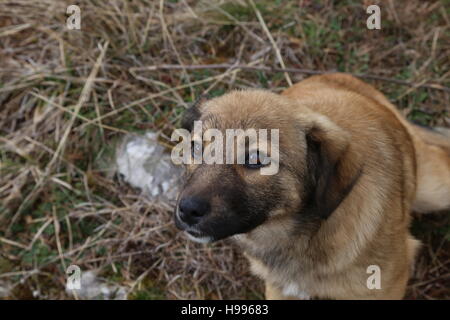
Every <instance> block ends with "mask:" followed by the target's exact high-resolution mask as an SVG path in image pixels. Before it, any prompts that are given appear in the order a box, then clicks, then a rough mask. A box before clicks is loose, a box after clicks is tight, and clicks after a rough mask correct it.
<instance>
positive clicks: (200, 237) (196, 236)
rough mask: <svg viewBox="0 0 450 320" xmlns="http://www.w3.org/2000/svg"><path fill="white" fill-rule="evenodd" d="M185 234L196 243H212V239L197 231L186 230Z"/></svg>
mask: <svg viewBox="0 0 450 320" xmlns="http://www.w3.org/2000/svg"><path fill="white" fill-rule="evenodd" d="M185 234H186V235H187V237H188V238H189V239H190V240H192V241H195V242H198V243H210V242H213V241H214V238H213V237H211V236H207V235H205V234H204V233H202V232H199V231H197V230H186V231H185Z"/></svg>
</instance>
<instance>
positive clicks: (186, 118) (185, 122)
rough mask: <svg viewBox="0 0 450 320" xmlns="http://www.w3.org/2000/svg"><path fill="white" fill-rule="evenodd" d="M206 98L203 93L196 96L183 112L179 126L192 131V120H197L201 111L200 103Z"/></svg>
mask: <svg viewBox="0 0 450 320" xmlns="http://www.w3.org/2000/svg"><path fill="white" fill-rule="evenodd" d="M207 99H208V96H207V95H205V94H203V95H201V96H200V97H199V98H197V99H196V100H195V101H194V103H193V104H192V106H190V107H189V108H188V109H187V110H186V111H185V112H184V114H183V118H182V119H181V127H182V128H183V129H186V130H188V131H192V129H193V127H194V121H196V120H199V119H200V117H201V115H202V113H201V111H200V105H201V104H202V103H203V102H205V101H206V100H207Z"/></svg>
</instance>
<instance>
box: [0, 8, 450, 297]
mask: <svg viewBox="0 0 450 320" xmlns="http://www.w3.org/2000/svg"><path fill="white" fill-rule="evenodd" d="M74 3H75V4H78V5H79V6H80V8H81V18H82V20H81V30H68V29H67V28H66V25H65V21H66V18H67V16H66V14H65V12H66V8H67V6H68V5H69V4H74ZM373 3H378V4H379V5H380V7H381V13H382V29H381V30H372V31H370V30H367V28H366V26H365V23H366V19H367V16H368V15H367V14H366V13H365V8H366V7H367V6H368V5H370V4H373ZM256 7H257V10H259V11H260V12H261V15H262V17H263V19H264V22H265V24H266V25H267V27H268V29H269V30H270V33H271V35H272V37H273V39H274V41H275V43H276V45H277V47H278V48H280V53H281V56H282V59H283V61H284V63H285V65H286V67H293V68H302V69H308V70H313V71H343V72H350V73H357V74H365V75H377V76H382V77H385V78H388V79H394V80H403V81H408V82H410V83H412V84H414V85H411V86H406V85H400V84H397V83H395V82H392V81H374V80H368V81H369V82H370V83H372V84H373V85H375V86H376V87H377V88H379V89H380V90H381V91H383V92H384V93H385V94H386V95H387V96H388V98H389V99H390V100H391V101H392V102H393V103H395V104H396V105H397V106H398V107H399V108H400V109H401V110H402V112H403V113H404V114H405V116H407V117H408V118H409V119H411V120H415V121H417V122H419V123H422V124H425V125H430V126H447V127H448V126H450V118H449V116H450V115H449V110H450V104H449V101H450V99H449V98H450V94H449V91H448V90H449V89H448V87H450V68H449V66H450V28H449V25H450V11H449V10H450V2H449V1H448V0H442V1H422V0H403V1H402V0H399V1H382V2H381V1H308V0H304V1H268V0H267V1H266V0H264V1H257V5H256ZM235 62H238V63H240V64H243V65H255V66H269V67H279V61H278V60H277V58H276V55H275V51H274V49H273V46H272V45H271V43H270V41H269V38H268V35H267V33H266V32H264V29H263V27H262V24H261V22H260V21H259V20H258V19H257V16H256V14H255V10H254V8H252V6H250V5H249V4H248V2H246V1H244V0H241V1H206V0H205V1H191V0H180V1H175V0H161V1H159V0H132V1H126V0H107V1H100V0H98V1H95V0H93V1H57V0H42V1H26V0H16V1H8V0H3V1H1V2H0V173H1V174H0V286H1V285H5V284H7V285H8V286H11V287H12V291H11V294H10V295H9V298H16V299H17V298H18V299H25V298H27V299H34V298H39V299H45V298H53V299H67V298H71V297H70V296H67V294H66V293H65V291H64V285H65V281H66V275H65V269H66V267H67V266H68V265H71V264H77V265H79V266H80V267H81V269H82V270H84V271H86V270H95V271H96V272H97V273H98V274H99V275H100V276H102V277H103V278H105V279H106V280H107V281H108V282H111V283H117V284H120V285H122V286H125V287H126V289H127V292H128V293H129V297H130V298H133V299H165V298H167V299H176V298H186V299H191V298H207V299H219V298H239V299H245V298H262V283H261V281H260V280H258V279H256V278H255V277H253V276H251V275H250V274H249V271H248V266H247V264H246V262H245V261H244V260H243V259H242V257H241V255H240V254H239V252H238V251H237V250H235V248H234V247H233V246H232V245H231V244H229V243H227V242H226V241H224V242H222V243H218V244H214V245H208V246H204V245H198V244H194V243H191V242H187V241H186V240H185V239H184V237H182V236H181V235H180V234H179V233H178V232H177V230H176V229H175V227H174V225H173V223H172V220H171V215H170V212H171V207H170V205H167V204H164V203H153V202H150V201H149V200H148V199H145V198H144V197H141V196H140V195H139V191H137V190H133V189H131V188H130V187H129V186H127V185H125V184H123V183H122V182H121V181H120V180H119V179H118V178H117V177H116V175H115V174H114V168H113V161H112V159H113V156H114V152H115V146H116V143H117V141H118V140H119V139H120V138H121V137H123V135H124V134H127V133H129V134H137V133H142V132H144V131H146V130H155V131H157V132H159V133H160V135H161V141H163V142H164V141H166V142H168V139H167V136H168V135H169V134H170V132H171V130H172V129H173V128H174V127H176V126H177V125H178V121H179V118H180V114H181V113H182V112H183V110H184V108H185V107H186V106H187V105H188V104H189V103H190V102H192V101H193V100H194V99H195V98H196V97H197V96H198V95H199V94H201V93H204V92H208V93H209V94H210V95H212V96H216V95H220V94H223V93H224V92H226V91H227V90H229V89H232V88H249V87H256V88H267V89H270V90H272V91H275V92H279V91H281V90H283V89H284V88H286V87H287V85H288V84H287V82H286V78H285V76H284V75H283V73H280V72H268V71H264V70H244V69H221V70H216V69H214V70H197V69H194V70H191V69H183V68H181V69H168V70H159V69H158V70H151V69H149V68H147V67H148V66H153V65H161V64H175V65H181V66H188V65H197V64H211V63H215V64H216V63H226V64H232V63H235ZM306 76H307V75H306V74H304V73H291V74H290V77H291V78H292V79H293V81H298V80H301V79H303V78H304V77H306ZM420 85H426V86H428V87H420ZM445 87H446V88H447V91H446V90H445ZM449 220H450V219H449V215H448V213H441V214H434V215H427V216H418V217H417V218H416V219H415V221H414V224H413V233H414V235H415V236H416V237H418V238H419V239H421V240H422V241H423V242H424V247H423V249H422V251H421V253H420V256H419V258H418V262H417V265H416V270H415V273H414V277H413V278H412V279H411V282H410V285H409V288H408V295H407V297H408V298H410V299H449V298H450V250H449V249H450V221H449Z"/></svg>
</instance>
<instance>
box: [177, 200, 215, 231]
mask: <svg viewBox="0 0 450 320" xmlns="http://www.w3.org/2000/svg"><path fill="white" fill-rule="evenodd" d="M178 208H179V213H180V219H181V220H182V221H183V222H185V223H187V224H189V225H194V224H196V223H198V222H199V221H200V220H201V218H202V217H204V216H205V215H207V214H208V213H209V210H210V205H209V202H208V201H206V200H205V199H202V198H198V197H187V198H183V199H181V200H180V204H179V206H178Z"/></svg>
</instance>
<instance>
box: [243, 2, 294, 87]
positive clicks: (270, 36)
mask: <svg viewBox="0 0 450 320" xmlns="http://www.w3.org/2000/svg"><path fill="white" fill-rule="evenodd" d="M249 2H250V4H251V6H252V7H253V10H254V11H255V13H256V17H257V18H258V20H259V23H260V24H261V27H262V28H263V30H264V32H265V33H266V35H267V37H268V38H269V40H270V43H271V44H272V46H273V49H274V50H275V54H276V56H277V59H278V62H279V63H280V66H281V68H283V69H285V68H286V66H285V64H284V61H283V58H282V57H281V53H280V49H279V48H278V46H277V44H276V42H275V40H273V37H272V34H271V33H270V31H269V28H267V25H266V23H265V22H264V19H263V17H262V15H261V12H259V10H258V8H257V7H256V5H255V3H254V2H253V0H249ZM284 77H285V78H286V81H287V83H288V84H289V86H292V80H291V77H289V74H288V73H287V72H286V71H284Z"/></svg>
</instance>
